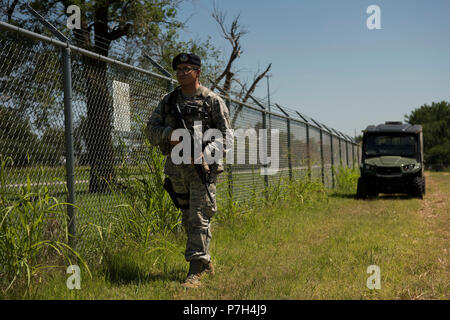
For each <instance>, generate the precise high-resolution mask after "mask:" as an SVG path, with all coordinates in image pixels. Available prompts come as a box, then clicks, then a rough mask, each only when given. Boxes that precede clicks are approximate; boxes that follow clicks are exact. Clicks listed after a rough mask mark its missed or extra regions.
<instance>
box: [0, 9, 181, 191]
mask: <svg viewBox="0 0 450 320" xmlns="http://www.w3.org/2000/svg"><path fill="white" fill-rule="evenodd" d="M180 1H181V0H147V1H123V0H107V1H105V0H96V1H88V0H76V1H72V0H70V1H69V0H59V1H58V0H55V1H42V0H35V1H33V2H32V3H31V6H32V7H33V8H34V9H35V10H37V11H38V12H40V13H41V14H42V15H43V16H44V17H46V18H47V19H48V20H49V21H50V22H51V23H52V24H54V25H55V26H61V24H63V25H65V19H66V18H67V16H68V14H66V10H65V9H66V8H67V7H68V6H69V5H72V4H75V5H78V6H79V7H80V9H81V10H80V11H81V29H80V30H76V29H73V30H74V31H73V32H72V33H71V31H69V30H67V29H65V30H64V33H66V34H67V35H68V36H69V37H70V38H71V40H72V43H74V44H75V45H77V46H79V47H82V48H84V49H87V50H90V51H93V52H96V53H98V54H100V55H103V56H108V55H109V52H110V50H111V46H112V45H113V43H114V42H116V41H118V40H119V39H122V38H127V39H137V38H147V39H148V38H158V36H160V35H161V34H162V32H163V31H162V30H163V29H164V28H168V29H171V30H176V29H177V28H179V27H181V26H182V24H181V23H180V22H179V21H177V20H176V13H177V7H178V5H179V3H180ZM2 4H5V8H7V9H6V11H4V12H2V15H6V16H7V19H8V21H10V22H15V24H16V25H19V26H21V27H25V28H27V29H31V30H34V31H37V32H41V33H43V32H45V33H48V31H45V29H43V27H42V26H40V24H39V23H36V21H35V19H32V18H31V17H30V14H29V13H28V11H27V9H26V2H25V1H14V3H12V4H10V3H9V1H8V3H5V1H4V0H2ZM15 10H16V11H17V12H18V15H16V16H17V17H18V18H16V19H14V11H15ZM30 22H32V23H30ZM61 29H62V28H61ZM81 62H82V64H81V66H79V68H80V69H79V70H80V71H81V72H82V74H83V76H82V77H81V78H82V79H81V81H82V82H83V83H82V84H79V85H77V84H75V83H74V89H75V90H76V88H84V90H80V91H81V92H79V94H82V95H84V96H85V101H86V109H87V120H86V127H87V128H86V130H87V131H88V136H89V139H88V140H87V141H86V144H87V146H86V147H87V153H88V159H89V160H88V162H89V164H90V167H91V171H90V174H91V176H90V181H89V191H90V192H92V193H95V192H104V191H107V190H108V182H110V181H114V180H115V172H114V167H113V145H112V125H111V122H112V110H113V108H112V97H111V94H110V91H109V90H108V76H107V75H108V66H107V65H106V63H104V62H101V61H98V60H94V59H90V58H88V57H86V56H83V57H82V61H81ZM74 82H75V81H74Z"/></svg>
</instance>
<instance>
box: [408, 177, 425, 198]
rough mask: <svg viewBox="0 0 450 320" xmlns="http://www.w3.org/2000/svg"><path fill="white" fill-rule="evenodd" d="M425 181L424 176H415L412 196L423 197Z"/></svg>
mask: <svg viewBox="0 0 450 320" xmlns="http://www.w3.org/2000/svg"><path fill="white" fill-rule="evenodd" d="M424 186H425V181H424V178H422V177H415V178H414V180H413V184H412V190H411V191H412V192H411V193H412V196H413V197H416V198H420V199H423V194H424Z"/></svg>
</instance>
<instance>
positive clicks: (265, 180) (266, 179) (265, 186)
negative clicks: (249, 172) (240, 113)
mask: <svg viewBox="0 0 450 320" xmlns="http://www.w3.org/2000/svg"><path fill="white" fill-rule="evenodd" d="M261 112H262V122H263V123H262V125H263V129H264V130H266V129H267V124H266V116H267V115H266V111H265V110H262V111H261ZM266 136H268V135H266ZM264 142H265V143H263V145H265V146H267V141H264ZM266 152H267V150H266ZM263 166H264V167H267V164H264V165H263ZM268 187H269V176H268V175H267V174H265V175H264V190H265V191H264V193H265V196H266V199H268V196H269V195H268V190H267V188H268Z"/></svg>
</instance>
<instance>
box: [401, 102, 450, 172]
mask: <svg viewBox="0 0 450 320" xmlns="http://www.w3.org/2000/svg"><path fill="white" fill-rule="evenodd" d="M405 121H406V122H407V123H410V124H420V125H422V127H423V140H424V153H425V161H426V163H427V165H428V166H430V167H434V168H442V167H444V166H449V165H450V129H449V128H450V104H449V103H448V102H447V101H441V102H432V103H431V106H430V105H427V104H424V105H422V106H421V107H420V108H417V109H415V110H413V111H412V112H411V113H410V114H409V115H405Z"/></svg>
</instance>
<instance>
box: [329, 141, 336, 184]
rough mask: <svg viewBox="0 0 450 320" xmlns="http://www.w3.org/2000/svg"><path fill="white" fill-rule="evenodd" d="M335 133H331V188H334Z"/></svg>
mask: <svg viewBox="0 0 450 320" xmlns="http://www.w3.org/2000/svg"><path fill="white" fill-rule="evenodd" d="M333 149H334V148H333V134H330V150H331V188H333V189H334V187H335V183H334V179H335V177H334V150H333Z"/></svg>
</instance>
